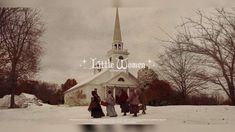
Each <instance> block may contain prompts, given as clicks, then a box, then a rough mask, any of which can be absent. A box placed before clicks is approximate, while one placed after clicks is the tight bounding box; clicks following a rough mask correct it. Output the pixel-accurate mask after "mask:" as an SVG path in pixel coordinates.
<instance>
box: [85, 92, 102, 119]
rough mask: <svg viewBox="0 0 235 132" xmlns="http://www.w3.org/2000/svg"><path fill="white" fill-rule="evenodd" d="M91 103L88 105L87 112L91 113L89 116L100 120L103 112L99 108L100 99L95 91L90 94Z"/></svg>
mask: <svg viewBox="0 0 235 132" xmlns="http://www.w3.org/2000/svg"><path fill="white" fill-rule="evenodd" d="M91 95H92V97H91V103H90V105H89V108H88V111H90V112H91V116H92V117H94V118H101V117H103V116H105V115H104V112H103V110H102V108H101V106H100V97H99V96H98V94H97V92H96V91H92V92H91Z"/></svg>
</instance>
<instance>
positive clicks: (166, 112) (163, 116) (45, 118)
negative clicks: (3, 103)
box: [0, 104, 235, 132]
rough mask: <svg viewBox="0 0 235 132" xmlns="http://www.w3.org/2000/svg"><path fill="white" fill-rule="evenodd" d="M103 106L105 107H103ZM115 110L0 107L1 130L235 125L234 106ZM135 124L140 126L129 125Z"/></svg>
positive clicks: (162, 130)
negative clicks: (99, 114)
mask: <svg viewBox="0 0 235 132" xmlns="http://www.w3.org/2000/svg"><path fill="white" fill-rule="evenodd" d="M103 110H104V112H105V111H106V109H105V108H104V107H103ZM116 111H117V112H118V115H119V116H118V117H112V118H111V117H104V118H100V119H93V118H91V117H90V113H89V112H88V111H87V107H86V106H78V107H68V106H65V105H59V106H52V105H47V104H44V105H42V106H37V105H31V106H29V107H28V108H25V109H2V110H0V126H1V131H4V132H14V131H17V132H31V131H34V132H42V131H56V132H64V131H71V132H73V131H74V132H79V131H85V130H86V129H90V127H89V126H86V125H84V124H90V125H92V124H103V125H95V126H93V127H95V130H100V131H104V132H105V131H107V130H106V127H108V128H109V127H110V128H109V130H110V129H113V131H118V132H119V131H124V130H126V129H127V128H128V131H136V130H138V131H145V132H147V131H151V132H152V131H156V132H172V131H175V132H177V131H179V132H189V131H190V132H199V131H200V132H221V131H225V132H233V131H234V129H235V107H234V106H162V107H147V114H146V115H142V114H139V115H138V117H132V116H131V115H128V116H122V115H121V113H120V108H119V106H118V105H117V106H116ZM104 124H105V125H104ZM110 124H111V125H110ZM112 124H115V125H112ZM124 124H125V125H124ZM127 124H129V125H127ZM135 124H139V125H140V126H133V125H135ZM126 127H127V128H126ZM139 127H141V130H139V129H140V128H139Z"/></svg>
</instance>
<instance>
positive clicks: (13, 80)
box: [10, 62, 17, 108]
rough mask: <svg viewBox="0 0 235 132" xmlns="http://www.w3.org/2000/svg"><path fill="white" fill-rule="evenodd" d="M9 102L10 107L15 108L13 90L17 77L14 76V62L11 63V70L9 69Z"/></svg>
mask: <svg viewBox="0 0 235 132" xmlns="http://www.w3.org/2000/svg"><path fill="white" fill-rule="evenodd" d="M10 79H11V104H10V108H15V107H16V105H15V91H16V87H17V77H16V63H14V62H13V63H12V70H11V75H10Z"/></svg>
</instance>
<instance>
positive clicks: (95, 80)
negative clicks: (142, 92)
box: [64, 69, 138, 93]
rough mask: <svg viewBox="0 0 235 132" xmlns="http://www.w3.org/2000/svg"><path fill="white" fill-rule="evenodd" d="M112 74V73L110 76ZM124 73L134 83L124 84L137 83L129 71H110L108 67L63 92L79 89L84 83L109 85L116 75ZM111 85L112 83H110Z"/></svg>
mask: <svg viewBox="0 0 235 132" xmlns="http://www.w3.org/2000/svg"><path fill="white" fill-rule="evenodd" d="M112 74H114V75H113V76H112ZM123 75H126V76H125V77H126V79H128V80H133V81H134V82H135V83H134V85H133V84H132V85H130V84H126V85H128V86H135V85H137V84H138V80H137V79H136V77H135V76H133V75H132V74H131V73H129V72H114V73H112V72H111V71H110V70H109V69H106V70H104V71H101V72H99V73H97V74H96V75H94V76H92V77H91V78H89V79H87V80H84V81H83V82H81V83H78V84H77V85H75V86H73V87H72V88H70V89H68V90H67V91H65V92H64V93H67V92H70V91H73V90H75V89H79V88H80V87H82V86H84V85H86V84H89V83H90V84H98V85H110V84H111V81H112V80H113V79H115V78H117V77H118V76H123ZM111 85H112V84H111ZM114 85H115V84H114Z"/></svg>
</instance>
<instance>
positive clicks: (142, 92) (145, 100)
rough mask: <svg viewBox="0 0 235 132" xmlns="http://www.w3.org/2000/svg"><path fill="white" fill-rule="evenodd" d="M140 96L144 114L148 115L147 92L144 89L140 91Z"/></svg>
mask: <svg viewBox="0 0 235 132" xmlns="http://www.w3.org/2000/svg"><path fill="white" fill-rule="evenodd" d="M138 94H139V100H140V103H141V105H142V108H141V109H142V114H146V109H147V108H146V104H147V99H146V96H145V90H144V89H143V88H141V89H140V90H139V91H138Z"/></svg>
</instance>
